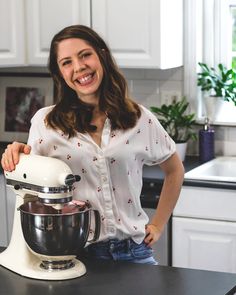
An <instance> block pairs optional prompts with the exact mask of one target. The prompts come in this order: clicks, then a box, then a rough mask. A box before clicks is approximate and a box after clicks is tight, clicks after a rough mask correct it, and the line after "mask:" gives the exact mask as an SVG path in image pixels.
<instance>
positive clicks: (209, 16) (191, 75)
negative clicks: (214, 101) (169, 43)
mask: <svg viewBox="0 0 236 295" xmlns="http://www.w3.org/2000/svg"><path fill="white" fill-rule="evenodd" d="M231 4H233V5H236V0H184V93H185V95H186V97H187V98H188V100H189V102H190V106H191V111H194V112H195V113H196V118H197V122H199V123H202V122H203V121H204V117H205V111H204V103H203V97H202V96H203V95H202V92H201V90H200V87H198V86H197V72H198V71H200V69H199V66H198V62H205V63H207V64H208V65H210V66H213V67H217V65H218V64H219V63H220V62H221V63H223V64H225V65H226V66H227V67H231V52H232V50H231V42H229V40H231V36H232V30H229V28H231V25H230V24H229V21H230V17H229V16H230V9H229V6H230V5H231ZM226 119H227V118H226ZM226 124H227V125H230V126H232V125H233V126H235V125H236V120H235V123H234V122H233V123H232V122H230V123H227V122H226ZM220 125H222V124H220Z"/></svg>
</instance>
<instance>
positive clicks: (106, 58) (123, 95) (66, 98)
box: [46, 25, 141, 137]
mask: <svg viewBox="0 0 236 295" xmlns="http://www.w3.org/2000/svg"><path fill="white" fill-rule="evenodd" d="M70 38H79V39H82V40H84V41H85V42H86V43H87V44H89V45H90V46H91V47H93V49H94V50H95V52H96V53H97V55H98V58H99V60H100V63H101V65H102V68H103V80H102V82H101V85H100V88H99V94H100V99H99V110H100V111H102V112H104V113H105V114H106V115H107V116H108V118H109V119H110V121H111V128H112V130H115V129H123V130H126V129H129V128H132V127H134V126H135V124H136V122H137V120H138V118H139V117H140V115H141V111H140V108H139V106H138V104H137V103H135V102H134V101H133V100H132V99H131V98H130V97H129V96H128V87H127V83H126V80H125V78H124V76H123V75H122V74H121V72H120V71H119V69H118V67H117V65H116V63H115V61H114V59H113V58H112V55H111V53H110V50H109V48H108V46H107V45H106V43H105V42H104V40H103V39H102V38H101V37H100V36H99V35H98V34H97V33H96V32H95V31H93V30H92V29H91V28H89V27H86V26H83V25H73V26H69V27H66V28H64V29H63V30H61V31H60V32H59V33H57V34H56V35H55V36H54V38H53V39H52V42H51V47H50V54H49V61H48V69H49V71H50V73H51V76H52V78H53V81H54V99H55V101H56V105H55V107H54V108H53V109H52V111H51V112H49V114H48V115H47V117H46V123H47V126H49V127H51V128H53V129H59V130H61V131H63V133H64V134H66V135H68V136H69V137H73V136H75V135H76V132H81V133H86V132H93V131H95V130H96V126H92V125H91V120H92V116H93V109H94V106H93V105H91V104H88V103H85V102H83V101H82V100H80V98H79V97H78V95H77V93H76V92H75V91H74V90H73V89H71V88H70V87H69V86H68V85H67V84H66V82H65V81H64V79H63V77H62V76H61V73H60V70H59V67H58V63H57V51H58V44H59V43H60V42H61V41H63V40H65V39H70Z"/></svg>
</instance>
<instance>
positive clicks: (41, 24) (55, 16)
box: [26, 0, 90, 65]
mask: <svg viewBox="0 0 236 295" xmlns="http://www.w3.org/2000/svg"><path fill="white" fill-rule="evenodd" d="M26 8H27V11H26V17H27V18H26V19H27V35H28V39H27V48H28V63H29V64H30V65H46V64H47V59H48V54H49V47H50V43H51V40H52V38H53V36H54V35H55V34H56V33H57V32H59V31H60V30H61V29H63V28H64V27H67V26H70V25H75V24H83V25H87V26H90V1H89V0H60V1H58V0H49V1H48V0H26Z"/></svg>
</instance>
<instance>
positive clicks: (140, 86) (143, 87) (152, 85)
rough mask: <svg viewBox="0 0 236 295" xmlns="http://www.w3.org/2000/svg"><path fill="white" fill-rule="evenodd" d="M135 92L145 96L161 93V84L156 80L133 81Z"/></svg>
mask: <svg viewBox="0 0 236 295" xmlns="http://www.w3.org/2000/svg"><path fill="white" fill-rule="evenodd" d="M133 92H136V93H143V94H154V93H159V82H158V81H156V80H133Z"/></svg>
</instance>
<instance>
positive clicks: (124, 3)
mask: <svg viewBox="0 0 236 295" xmlns="http://www.w3.org/2000/svg"><path fill="white" fill-rule="evenodd" d="M73 24H83V25H87V26H91V27H92V28H93V29H94V30H95V31H97V32H98V33H99V34H100V35H101V36H102V37H103V38H104V39H105V41H106V42H107V44H108V45H109V47H110V48H111V51H112V53H113V55H114V57H115V59H116V61H117V63H118V65H119V66H120V67H124V68H160V69H167V68H173V67H178V66H181V65H183V62H182V52H183V51H182V44H183V36H182V32H183V28H182V27H183V0H119V1H117V0H60V1H58V0H50V1H48V0H1V1H0V33H1V39H0V40H1V41H0V67H1V66H2V67H6V66H27V65H30V66H32V65H34V66H46V64H47V59H48V54H49V47H50V43H51V39H52V37H53V36H54V35H55V33H57V32H58V31H59V30H60V29H62V28H63V27H66V26H68V25H73Z"/></svg>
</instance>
